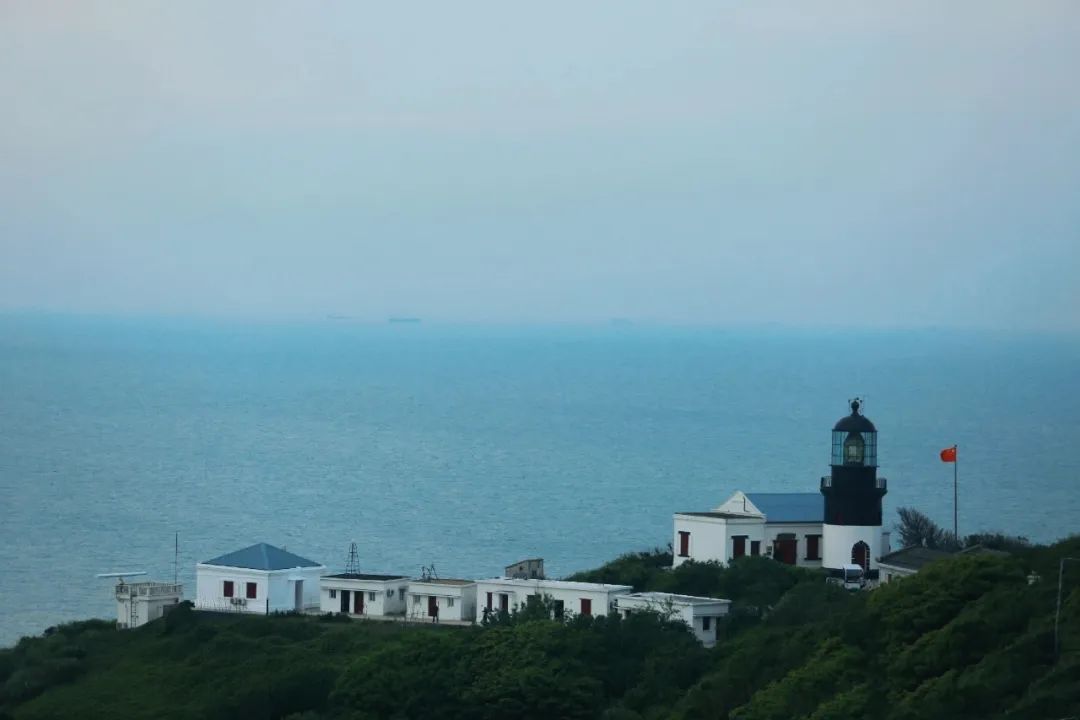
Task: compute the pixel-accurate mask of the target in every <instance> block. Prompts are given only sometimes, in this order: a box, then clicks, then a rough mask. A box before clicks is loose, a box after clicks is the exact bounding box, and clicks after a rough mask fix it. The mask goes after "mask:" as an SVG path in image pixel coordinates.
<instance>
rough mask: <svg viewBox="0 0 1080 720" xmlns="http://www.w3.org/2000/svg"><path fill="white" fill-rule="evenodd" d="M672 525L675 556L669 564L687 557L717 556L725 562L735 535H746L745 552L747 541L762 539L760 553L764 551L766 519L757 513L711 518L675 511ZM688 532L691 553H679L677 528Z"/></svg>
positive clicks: (672, 545) (677, 564)
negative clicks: (673, 527)
mask: <svg viewBox="0 0 1080 720" xmlns="http://www.w3.org/2000/svg"><path fill="white" fill-rule="evenodd" d="M674 525H675V529H674V534H673V535H672V544H671V547H672V551H673V553H674V556H675V557H674V560H673V561H672V563H671V565H672V567H679V566H680V565H682V564H683V563H684V562H686V561H687V560H694V561H695V562H707V561H709V560H716V561H718V562H720V563H727V562H728V560H730V559H731V557H732V554H733V551H734V544H733V542H732V540H731V538H732V537H733V536H735V535H746V536H747V538H746V554H747V555H749V554H750V543H751V542H754V541H757V542H760V543H761V554H762V555H764V554H765V548H766V547H767V546H766V544H765V522H764V520H763V519H762V518H761V517H760V516H757V517H753V516H751V517H747V518H745V519H743V518H714V517H701V516H698V515H678V514H676V515H675V522H674ZM680 531H687V532H689V533H690V548H689V550H690V555H689V557H680V556H679V532H680Z"/></svg>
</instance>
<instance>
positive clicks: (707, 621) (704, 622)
mask: <svg viewBox="0 0 1080 720" xmlns="http://www.w3.org/2000/svg"><path fill="white" fill-rule="evenodd" d="M701 629H702V630H710V629H712V618H711V617H703V618H701Z"/></svg>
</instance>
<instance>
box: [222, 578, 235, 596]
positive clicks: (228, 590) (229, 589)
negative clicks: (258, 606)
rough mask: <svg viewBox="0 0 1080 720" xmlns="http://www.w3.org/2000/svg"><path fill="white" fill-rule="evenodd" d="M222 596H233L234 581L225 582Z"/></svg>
mask: <svg viewBox="0 0 1080 720" xmlns="http://www.w3.org/2000/svg"><path fill="white" fill-rule="evenodd" d="M222 594H224V595H225V597H232V596H233V583H232V580H226V581H225V587H224V589H223V590H222Z"/></svg>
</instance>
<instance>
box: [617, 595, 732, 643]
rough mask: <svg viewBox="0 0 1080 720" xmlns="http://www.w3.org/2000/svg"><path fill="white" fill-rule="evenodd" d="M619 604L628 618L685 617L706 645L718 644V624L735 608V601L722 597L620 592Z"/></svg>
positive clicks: (619, 607)
mask: <svg viewBox="0 0 1080 720" xmlns="http://www.w3.org/2000/svg"><path fill="white" fill-rule="evenodd" d="M615 607H616V608H617V609H618V611H619V612H620V613H622V614H623V616H624V617H629V616H630V615H631V614H633V613H635V612H642V611H650V612H655V613H659V614H660V615H661V616H663V617H665V618H667V619H669V620H682V621H683V622H684V623H686V624H687V626H689V628H690V629H691V630H692V631H693V632H694V636H695V637H696V638H697V639H698V640H699V641H700V642H701V644H702V645H704V646H705V647H712V646H713V645H715V644H716V623H717V622H718V621H719V619H720V618H722V617H724V616H725V615H727V614H728V612H730V611H731V601H730V600H723V599H721V598H707V597H696V596H694V595H675V594H673V593H662V592H641V593H631V594H629V595H619V596H618V597H616V598H615Z"/></svg>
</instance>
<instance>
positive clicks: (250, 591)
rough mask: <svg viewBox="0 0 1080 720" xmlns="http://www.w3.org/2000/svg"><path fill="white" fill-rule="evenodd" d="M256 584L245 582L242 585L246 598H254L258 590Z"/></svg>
mask: <svg viewBox="0 0 1080 720" xmlns="http://www.w3.org/2000/svg"><path fill="white" fill-rule="evenodd" d="M258 587H259V586H258V585H256V584H255V583H253V582H249V583H246V585H245V587H244V595H245V597H247V599H248V600H254V599H255V597H256V593H257V592H258Z"/></svg>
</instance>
